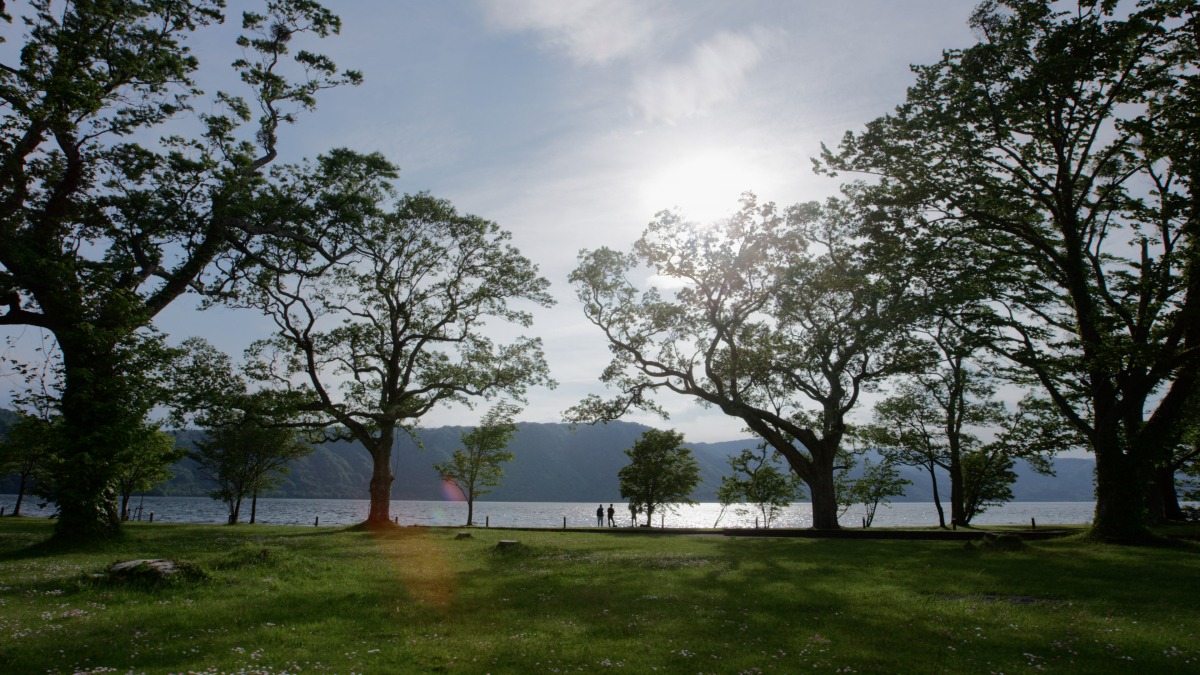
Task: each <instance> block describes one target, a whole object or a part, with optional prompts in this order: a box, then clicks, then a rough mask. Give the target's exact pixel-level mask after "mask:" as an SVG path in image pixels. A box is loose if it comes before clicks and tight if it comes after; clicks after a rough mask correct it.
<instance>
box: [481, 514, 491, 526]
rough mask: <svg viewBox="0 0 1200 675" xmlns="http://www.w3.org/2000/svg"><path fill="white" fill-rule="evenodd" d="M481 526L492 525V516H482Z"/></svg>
mask: <svg viewBox="0 0 1200 675" xmlns="http://www.w3.org/2000/svg"><path fill="white" fill-rule="evenodd" d="M483 526H484V527H491V526H492V517H491V516H484V517H483Z"/></svg>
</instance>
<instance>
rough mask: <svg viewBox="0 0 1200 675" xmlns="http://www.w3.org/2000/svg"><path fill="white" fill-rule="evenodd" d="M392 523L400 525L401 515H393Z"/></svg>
mask: <svg viewBox="0 0 1200 675" xmlns="http://www.w3.org/2000/svg"><path fill="white" fill-rule="evenodd" d="M392 524H393V525H399V524H400V516H392Z"/></svg>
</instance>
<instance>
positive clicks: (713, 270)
mask: <svg viewBox="0 0 1200 675" xmlns="http://www.w3.org/2000/svg"><path fill="white" fill-rule="evenodd" d="M853 223H854V220H853V215H852V213H851V212H850V210H849V209H848V208H847V207H846V206H845V205H844V204H841V203H837V202H831V203H830V204H829V205H827V206H824V207H822V206H819V205H817V204H804V205H797V206H794V207H792V208H790V209H789V210H788V211H787V212H786V214H783V213H779V212H778V211H777V210H776V209H775V206H774V205H773V204H765V205H759V204H758V203H757V202H756V200H755V199H754V197H753V195H746V196H745V197H744V199H743V203H742V208H741V210H740V211H738V212H737V213H736V214H734V215H732V216H731V217H729V218H728V219H727V220H725V221H722V222H718V223H714V224H712V225H707V226H700V225H697V224H695V223H691V222H688V221H686V220H684V219H683V218H681V217H680V216H679V215H677V214H675V213H671V212H663V213H661V214H659V217H658V219H657V220H656V221H654V222H653V223H651V224H650V226H649V228H648V229H647V230H646V232H645V234H644V235H643V236H642V238H641V239H640V240H638V242H637V243H636V244H635V245H634V252H633V253H632V254H623V253H619V252H616V251H612V250H610V249H607V248H602V249H598V250H596V251H585V252H583V253H581V254H580V264H579V267H578V268H577V269H576V270H575V271H574V272H572V274H571V281H572V283H574V284H575V286H576V291H577V294H578V297H579V299H580V300H581V301H582V302H583V304H584V312H585V315H586V316H587V318H588V320H589V321H591V322H592V323H593V324H595V325H596V326H597V327H599V328H600V329H601V330H602V331H603V332H604V334H605V337H606V338H607V339H608V341H609V345H610V348H611V349H612V351H613V355H614V356H613V360H612V363H611V364H610V365H609V366H608V368H607V369H606V370H605V371H604V374H603V376H602V378H601V379H602V380H603V381H604V382H605V383H606V384H608V385H609V386H610V387H612V388H614V389H616V390H618V393H617V395H616V397H615V398H613V399H611V400H604V399H602V398H600V397H598V396H592V397H589V398H588V399H587V400H585V401H583V402H582V403H581V404H579V405H578V406H576V407H574V408H572V409H571V410H569V411H568V412H567V416H568V418H569V419H571V420H573V421H586V422H595V421H603V420H611V419H616V418H617V417H619V416H621V415H623V414H624V413H625V412H627V411H628V410H629V409H631V408H635V407H636V408H643V409H648V410H655V411H660V412H661V408H660V407H659V406H658V405H657V404H656V403H655V402H654V400H653V399H652V394H653V392H655V391H657V390H667V391H672V392H675V393H678V394H684V395H686V396H690V397H694V398H696V399H698V400H699V401H700V402H701V403H702V404H705V405H712V406H715V407H717V408H719V409H720V410H721V412H723V413H725V414H727V415H731V416H734V417H739V418H741V419H742V420H743V421H745V423H746V426H747V427H748V428H749V429H750V430H751V431H752V432H753V433H755V434H756V435H758V436H759V437H760V438H762V439H763V440H764V441H766V442H767V443H768V444H770V445H771V447H772V448H774V449H775V450H776V451H778V452H779V453H780V454H781V455H783V457H784V458H785V459H786V460H787V461H788V464H789V465H790V466H791V468H792V469H793V470H794V471H795V472H796V473H797V474H798V475H799V476H800V477H801V478H802V479H803V480H804V481H805V483H807V484H808V486H809V490H810V493H811V495H812V501H813V526H814V527H816V528H820V529H831V528H836V527H837V526H838V524H837V497H836V488H835V485H834V471H835V468H836V464H837V457H838V453H839V451H840V449H841V447H842V443H843V440H844V439H845V437H846V433H847V416H848V415H849V413H850V412H851V411H852V410H853V409H854V408H855V406H856V405H857V404H858V402H859V397H860V395H861V393H862V392H863V391H864V388H866V387H870V386H871V385H872V383H875V382H878V381H880V380H882V379H884V378H886V377H889V376H891V375H893V374H895V373H896V372H898V371H901V370H904V369H907V368H909V367H911V366H912V364H911V359H910V357H911V354H910V350H909V348H908V343H909V340H908V336H907V330H906V329H905V326H906V324H907V322H908V321H909V320H910V319H911V317H910V316H909V312H910V307H909V304H908V302H907V300H906V299H905V291H904V288H905V285H904V283H903V279H899V278H889V277H887V276H884V275H880V274H877V273H875V271H874V270H873V269H872V268H871V264H870V262H869V260H867V259H866V258H865V257H864V256H863V255H862V253H861V251H859V250H858V249H857V247H856V246H855V245H854V243H855V242H854V241H853V233H852V225H853ZM810 244H812V246H813V249H814V250H813V251H811V252H810V251H809V245H810ZM642 266H646V267H648V268H649V269H650V270H652V271H653V272H654V273H656V274H657V276H658V277H659V278H662V279H669V280H670V282H671V283H672V285H674V286H676V287H678V290H677V291H675V293H674V298H672V299H667V298H664V297H663V295H662V294H661V293H660V292H659V291H658V290H657V289H654V288H651V289H649V290H647V291H645V292H644V293H643V292H641V291H639V290H638V288H637V286H636V285H635V284H634V283H632V282H631V281H630V276H631V275H632V274H634V273H635V272H638V271H639V270H640V269H644V268H643V267H642Z"/></svg>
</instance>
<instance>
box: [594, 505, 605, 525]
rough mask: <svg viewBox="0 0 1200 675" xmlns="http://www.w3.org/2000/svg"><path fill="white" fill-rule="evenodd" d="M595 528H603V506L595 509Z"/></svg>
mask: <svg viewBox="0 0 1200 675" xmlns="http://www.w3.org/2000/svg"><path fill="white" fill-rule="evenodd" d="M596 527H604V505H603V504H600V505H598V506H597V507H596Z"/></svg>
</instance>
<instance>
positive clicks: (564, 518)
mask: <svg viewBox="0 0 1200 675" xmlns="http://www.w3.org/2000/svg"><path fill="white" fill-rule="evenodd" d="M563 529H564V530H565V529H567V517H566V516H563Z"/></svg>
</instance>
